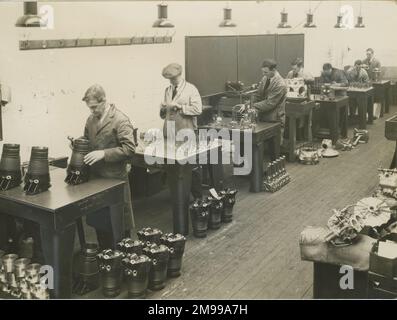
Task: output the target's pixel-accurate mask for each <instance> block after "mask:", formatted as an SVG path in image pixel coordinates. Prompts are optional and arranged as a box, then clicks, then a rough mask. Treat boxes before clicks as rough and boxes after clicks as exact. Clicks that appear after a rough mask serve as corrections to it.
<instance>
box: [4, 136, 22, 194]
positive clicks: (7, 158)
mask: <svg viewBox="0 0 397 320" xmlns="http://www.w3.org/2000/svg"><path fill="white" fill-rule="evenodd" d="M21 182H22V173H21V156H20V147H19V144H8V143H5V144H4V145H3V153H2V155H1V160H0V190H3V191H4V190H9V189H11V188H14V187H17V186H19V185H20V184H21Z"/></svg>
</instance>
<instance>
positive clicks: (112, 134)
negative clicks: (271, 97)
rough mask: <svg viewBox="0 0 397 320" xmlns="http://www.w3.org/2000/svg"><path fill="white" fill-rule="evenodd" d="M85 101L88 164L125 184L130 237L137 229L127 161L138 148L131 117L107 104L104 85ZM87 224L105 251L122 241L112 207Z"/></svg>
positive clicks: (90, 217) (89, 92) (92, 90)
mask: <svg viewBox="0 0 397 320" xmlns="http://www.w3.org/2000/svg"><path fill="white" fill-rule="evenodd" d="M83 101H84V102H85V103H86V104H87V107H88V108H89V109H90V111H91V115H90V116H89V117H88V119H87V122H86V125H85V129H84V138H85V139H88V140H89V141H90V148H91V150H92V151H91V152H90V153H88V154H87V155H86V156H85V157H84V162H85V163H86V164H88V165H89V166H90V167H91V169H90V172H91V173H92V174H94V175H96V176H99V177H102V178H117V179H122V180H124V181H125V187H124V213H123V226H124V231H125V233H126V235H128V233H129V232H130V230H131V229H132V228H133V227H134V219H133V213H132V205H131V192H130V187H129V181H128V173H127V161H128V160H129V159H130V158H131V157H132V155H133V153H134V152H135V147H136V146H135V143H134V136H133V131H134V129H133V127H132V124H131V122H130V120H129V118H128V117H127V116H126V115H125V114H124V113H122V112H121V111H120V110H118V109H117V108H116V107H115V106H114V105H113V104H110V103H108V102H107V101H106V95H105V91H104V90H103V88H102V87H101V86H100V85H97V84H95V85H93V86H91V87H90V88H88V90H87V91H86V93H85V95H84V98H83ZM87 224H89V225H91V226H93V227H94V228H95V230H96V233H97V238H98V243H99V246H100V247H101V249H106V248H113V247H114V242H115V240H116V241H117V240H119V239H114V235H113V232H112V230H113V229H112V225H111V220H110V212H109V209H108V208H105V209H101V210H98V211H97V212H94V213H92V214H89V215H87Z"/></svg>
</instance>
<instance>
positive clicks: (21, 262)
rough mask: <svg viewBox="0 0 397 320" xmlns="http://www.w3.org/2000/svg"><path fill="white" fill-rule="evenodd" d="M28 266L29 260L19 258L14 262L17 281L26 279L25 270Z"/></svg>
mask: <svg viewBox="0 0 397 320" xmlns="http://www.w3.org/2000/svg"><path fill="white" fill-rule="evenodd" d="M29 264H30V259H28V258H19V259H17V260H15V276H16V277H17V279H23V278H25V277H26V268H27V267H28V265H29Z"/></svg>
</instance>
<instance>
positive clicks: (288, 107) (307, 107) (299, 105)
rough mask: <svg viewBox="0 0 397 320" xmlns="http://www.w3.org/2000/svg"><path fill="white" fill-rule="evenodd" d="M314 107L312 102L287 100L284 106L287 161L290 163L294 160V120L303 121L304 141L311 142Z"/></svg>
mask: <svg viewBox="0 0 397 320" xmlns="http://www.w3.org/2000/svg"><path fill="white" fill-rule="evenodd" d="M315 106H316V104H315V102H314V101H302V102H293V101H288V100H287V103H286V104H285V114H286V117H287V121H288V160H289V161H291V162H292V161H294V160H295V149H296V120H297V119H301V118H303V119H304V122H305V123H304V127H305V140H306V141H309V142H310V141H312V139H313V136H312V116H313V109H314V107H315Z"/></svg>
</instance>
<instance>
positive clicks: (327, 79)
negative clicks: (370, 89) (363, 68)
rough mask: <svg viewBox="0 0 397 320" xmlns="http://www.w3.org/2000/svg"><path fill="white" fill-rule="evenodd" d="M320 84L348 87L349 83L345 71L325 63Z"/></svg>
mask: <svg viewBox="0 0 397 320" xmlns="http://www.w3.org/2000/svg"><path fill="white" fill-rule="evenodd" d="M320 82H322V83H330V84H333V85H340V86H344V87H345V86H346V87H347V86H348V84H349V82H348V81H347V78H346V75H345V72H344V71H343V70H339V69H336V68H333V67H332V65H331V64H330V63H324V65H323V72H322V73H321V77H320Z"/></svg>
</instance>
